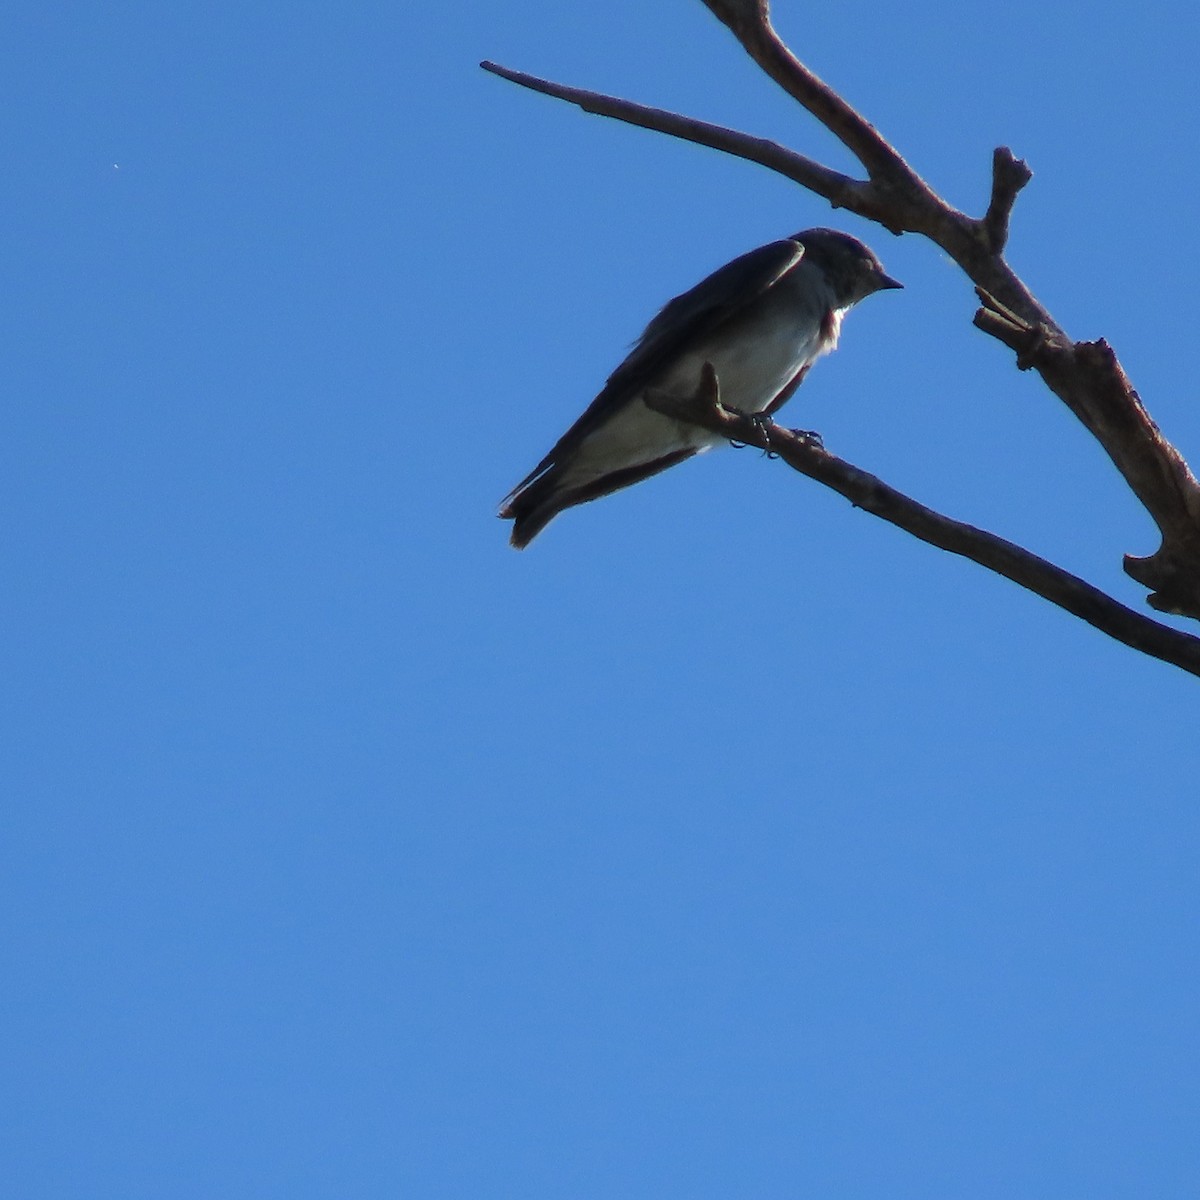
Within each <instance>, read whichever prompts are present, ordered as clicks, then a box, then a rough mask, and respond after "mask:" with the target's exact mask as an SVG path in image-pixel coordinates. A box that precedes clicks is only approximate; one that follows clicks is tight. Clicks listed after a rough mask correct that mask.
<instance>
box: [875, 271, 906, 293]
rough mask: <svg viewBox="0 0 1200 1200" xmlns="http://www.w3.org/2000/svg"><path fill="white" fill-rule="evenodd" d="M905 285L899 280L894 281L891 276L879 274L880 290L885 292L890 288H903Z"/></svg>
mask: <svg viewBox="0 0 1200 1200" xmlns="http://www.w3.org/2000/svg"><path fill="white" fill-rule="evenodd" d="M903 286H904V284H902V283H901V282H900V280H898V279H893V278H892V277H891V276H890V275H884V274H883V272H882V271H881V272H880V274H879V290H880V291H881V292H882V291H885V290H886V289H888V288H902V287H903Z"/></svg>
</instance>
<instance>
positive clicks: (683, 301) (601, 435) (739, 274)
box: [500, 229, 904, 550]
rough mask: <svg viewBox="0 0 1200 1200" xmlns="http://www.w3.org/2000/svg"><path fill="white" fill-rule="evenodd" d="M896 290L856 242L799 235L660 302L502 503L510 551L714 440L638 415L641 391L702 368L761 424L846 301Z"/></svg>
mask: <svg viewBox="0 0 1200 1200" xmlns="http://www.w3.org/2000/svg"><path fill="white" fill-rule="evenodd" d="M903 286H904V285H903V284H901V283H899V282H898V281H897V280H895V279H893V278H892V277H891V276H890V275H888V274H887V273H886V272H885V271H884V269H883V265H882V264H881V263H880V261H879V259H878V258H876V257H875V255H874V253H872V251H871V250H870V249H869V248H868V247H867V246H865V245H863V243H862V242H860V241H859V240H858V239H857V238H853V237H851V236H850V235H849V234H846V233H841V232H839V231H838V230H835V229H805V230H803V231H802V232H800V233H797V234H793V235H792V236H791V237H788V238H784V239H782V240H781V241H777V242H770V243H768V244H767V245H765V246H759V247H758V249H756V250H751V251H750V252H749V253H747V254H743V255H741V256H740V257H738V258H735V259H734V260H733V261H732V262H730V263H726V264H725V266H723V267H720V268H719V269H718V270H716V271H714V272H713V273H712V274H711V275H709V276H708V278H706V279H704V280H702V281H701V282H700V283H698V284H697V285H696V286H695V287H694V288H692V289H691V290H690V291H686V292H684V293H683V294H682V295H680V296H676V297H675V298H674V299H673V300H670V301H668V302H667V304H666V305H664V307H663V309H662V311H661V312H659V314H658V315H657V316H656V317H655V318H654V319H653V320H652V321H651V322H650V324H649V325H647V326H646V330H645V332H644V333H643V334H642V336H641V337H640V338H639V339H638V340H637V342H636V343H635V344H634V347H633V349H632V350H631V351H630V353H629V355H628V357H627V358H626V359H625V361H624V362H622V363H621V365H620V366H619V367H617V369H616V370H615V371H614V372H613V373H612V375H610V376H609V378H608V382H607V383H605V385H604V388H603V390H602V391H601V392H600V394H599V395H598V396H597V397H596V398H595V399H594V400H593V401H592V402H591V404H589V405H588V407H587V409H586V410H585V411H584V412H583V414H582V415H581V416H580V418H579V419H578V420H577V421H576V422H575V424H574V425H572V426H571V428H570V429H568V430H567V432H566V433H564V434H563V435H562V437H561V438H559V439H558V441H557V442H556V443H555V444H554V447H553V448H552V449H551V450H550V452H549V453H548V454H547V455H546V457H545V458H543V459H542V461H541V462H539V463H538V465H537V466H536V467H534V469H533V470H532V471H530V472H529V474H528V475H526V476H525V478H524V479H522V480H521V482H520V483H518V484H517V486H516V487H515V488H513V490H512V491H511V492H510V493H509V494H508V495H507V496H506V497H505V498H504V500H503V501H502V503H501V508H500V516H501V517H502V518H504V519H505V520H510V521H512V522H513V527H512V534H511V539H510V540H511V542H512V545H513V546H515V547H516V548H517V549H518V550H521V549H524V548H525V547H526V546H528V545H529V543H530V542H531V541H532V540H533V539H534V538H535V537H536V536H537V535H538V534H539V533H540V532H541V531H542V530H543V529H544V528H545V527H546V525H547V524H548V523H549V522H550V521H552V520H553V519H554V518H555V517H556V516H557V515H558V514H559V513H560V512H562V511H563V510H564V509H567V508H572V507H573V506H574V505H576V504H584V503H586V502H587V501H589V500H597V499H599V498H600V497H601V496H607V495H609V494H610V493H611V492H615V491H618V490H619V489H621V488H625V487H629V486H630V485H631V484H634V483H640V482H641V481H642V480H643V479H648V478H649V477H650V476H651V475H657V474H658V473H659V472H660V471H665V470H666V469H667V468H668V467H673V466H675V465H676V464H677V463H681V462H683V461H684V460H685V459H688V458H691V457H692V456H693V455H695V454H699V453H700V452H701V451H703V450H707V449H709V448H710V447H711V446H714V445H718V444H719V443H720V442H721V440H722V439H721V438H720V437H719V436H718V435H716V434H713V433H709V432H708V431H707V430H704V429H701V428H700V427H699V426H697V425H693V424H690V423H688V422H686V421H681V420H676V419H674V418H672V417H668V416H665V415H663V414H662V413H658V412H655V411H654V410H653V409H651V408H649V407H648V406H647V405H646V403H645V396H646V393H647V392H656V391H660V392H666V393H668V394H676V395H681V396H690V395H693V394H694V393H695V392H696V391H697V389H698V387H699V386H700V383H701V378H702V372H703V371H704V369H705V365H706V364H711V366H712V368H713V371H715V373H716V378H717V381H718V383H719V385H720V389H721V402H722V404H723V405H724V406H725V407H726V408H731V409H735V410H737V411H738V412H741V413H745V414H747V415H761V416H763V417H764V418H770V417H771V416H772V415H773V414H774V413H776V412H777V411H778V410H779V408H780V407H781V406H782V405H783V404H784V403H785V402H786V401H787V400H789V399H790V398H791V396H792V394H793V393H794V392H795V390H796V389H797V388H798V387H799V386H800V384H801V383H802V382H803V381H804V377H805V376H806V375H807V374H808V371H809V369H810V368H811V367H812V365H813V363H814V362H816V360H817V359H818V358H820V357H821V356H822V355H823V354H828V353H829V352H830V351H831V350H833V349H834V348H835V347H836V346H837V342H838V334H839V332H840V330H841V324H842V318H843V317H844V316H845V314H846V313H847V312H848V311H849V310H850V309H851V308H853V307H854V305H855V304H857V303H858V302H859V301H860V300H863V299H865V298H866V297H867V296H870V295H872V294H873V293H874V292H879V291H883V290H885V289H887V288H899V287H903Z"/></svg>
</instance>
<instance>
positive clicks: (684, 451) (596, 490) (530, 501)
mask: <svg viewBox="0 0 1200 1200" xmlns="http://www.w3.org/2000/svg"><path fill="white" fill-rule="evenodd" d="M700 449H702V447H700V446H685V447H682V448H680V449H678V450H672V451H671V452H670V453H669V454H664V455H663V456H662V457H661V458H656V459H653V460H651V461H650V462H644V463H635V464H634V465H633V466H628V467H620V468H618V469H617V470H615V471H608V472H606V473H605V474H603V475H601V476H599V477H598V478H595V479H590V480H588V481H587V482H586V483H575V484H565V483H564V482H563V470H562V468H561V467H560V466H558V465H557V464H556V465H555V466H552V467H551V468H550V469H549V470H547V471H545V472H544V473H543V474H541V475H538V476H535V477H534V478H533V479H531V480H529V481H528V482H526V483H522V484H519V485H518V486H517V488H516V490H515V491H513V492H512V493H511V494H509V495H508V496H506V497H505V499H504V503H503V504H502V505H501V507H500V516H501V517H503V518H504V519H505V520H506V521H512V522H513V527H512V534H511V535H510V537H509V541H510V542H511V543H512V545H513V546H514V547H515V548H516V549H517V550H524V549H525V547H526V546H528V545H529V543H530V542H532V541H533V539H534V538H535V537H537V535H538V534H539V533H541V532H542V530H543V529H545V528H546V526H547V525H549V524H550V522H551V521H553V520H554V518H555V517H557V516H558V514H559V513H560V512H562V511H563V509H564V508H574V506H575V505H576V504H586V503H587V502H588V501H589V500H599V499H600V497H601V496H607V495H609V493H611V492H616V491H619V490H620V489H621V488H626V487H629V486H630V484H634V483H639V482H641V480H643V479H649V477H650V476H651V475H657V474H658V473H659V471H665V470H666V469H667V468H668V467H673V466H674V465H675V464H676V463H680V462H683V460H684V459H685V458H691V457H692V455H693V454H695V453H696V452H697V451H698V450H700Z"/></svg>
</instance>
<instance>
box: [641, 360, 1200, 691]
mask: <svg viewBox="0 0 1200 1200" xmlns="http://www.w3.org/2000/svg"><path fill="white" fill-rule="evenodd" d="M646 403H647V404H648V405H649V406H650V407H651V408H653V409H655V410H657V411H658V412H661V413H664V414H666V415H667V416H670V417H676V418H679V419H681V420H685V421H691V422H692V423H694V424H696V425H699V426H701V427H702V428H704V429H708V430H711V431H712V432H713V433H716V434H719V435H720V436H721V437H725V438H729V439H730V440H731V441H736V442H742V443H745V444H746V445H751V446H757V447H758V448H759V449H761V450H766V451H769V452H770V453H772V454H775V455H778V456H779V457H780V458H781V459H782V460H783V461H784V462H786V463H787V464H788V466H790V467H792V468H793V469H794V470H796V471H799V472H800V474H802V475H807V476H808V477H809V478H810V479H815V480H816V481H817V482H818V483H822V484H824V485H825V486H826V487H828V488H832V489H833V490H834V491H835V492H838V493H839V494H841V495H842V496H845V498H846V499H847V500H849V501H850V503H851V504H853V505H854V506H855V507H856V508H861V509H864V510H865V511H867V512H869V513H871V514H872V515H874V516H877V517H879V518H881V519H882V520H884V521H887V522H889V523H890V524H892V525H896V526H897V527H899V528H900V529H903V530H905V531H906V532H908V533H911V534H912V535H913V536H914V537H917V538H919V539H920V540H921V541H923V542H928V543H929V544H930V545H932V546H937V547H939V548H940V549H942V550H948V551H949V552H950V553H951V554H958V555H961V556H962V557H964V558H969V559H970V560H971V561H972V562H976V563H978V564H979V565H980V566H982V567H986V568H987V569H988V570H990V571H995V572H996V573H997V574H998V575H1003V576H1004V577H1005V578H1006V579H1011V580H1012V581H1013V582H1014V583H1017V584H1020V586H1021V587H1023V588H1026V589H1027V590H1028V591H1031V592H1034V593H1036V594H1037V595H1039V596H1041V597H1042V598H1043V599H1046V600H1049V601H1050V602H1051V603H1052V604H1056V605H1057V606H1058V607H1059V608H1062V609H1065V610H1066V611H1067V612H1069V613H1071V614H1072V615H1074V616H1076V617H1079V618H1081V619H1082V620H1084V621H1086V622H1087V623H1088V624H1089V625H1093V626H1095V628H1097V629H1099V630H1100V631H1101V632H1102V633H1106V634H1108V636H1109V637H1112V638H1115V639H1116V640H1117V641H1119V642H1123V643H1124V644H1125V645H1127V646H1131V647H1133V649H1135V650H1139V651H1141V652H1142V653H1143V654H1148V655H1150V656H1151V657H1153V658H1158V659H1161V660H1162V661H1163V662H1167V663H1171V664H1172V665H1173V666H1177V667H1180V668H1181V669H1182V670H1184V671H1187V672H1189V673H1190V674H1192V675H1200V638H1196V637H1192V636H1191V635H1190V634H1186V633H1183V632H1181V631H1180V630H1178V629H1172V628H1171V627H1170V626H1168V625H1162V624H1160V623H1159V622H1157V621H1154V620H1151V618H1149V617H1146V616H1143V615H1142V614H1141V613H1139V612H1135V611H1134V610H1133V609H1131V608H1127V607H1126V606H1125V605H1124V604H1121V603H1120V602H1119V601H1117V600H1114V599H1113V598H1112V597H1111V596H1108V595H1106V594H1105V593H1104V592H1102V591H1100V590H1099V588H1095V587H1093V586H1092V585H1091V584H1090V583H1087V582H1085V581H1084V580H1082V579H1080V578H1079V577H1078V576H1077V575H1072V574H1071V573H1070V572H1069V571H1065V570H1063V568H1062V567H1058V566H1055V564H1054V563H1051V562H1048V561H1047V560H1046V559H1044V558H1041V557H1039V556H1038V555H1036V554H1032V553H1031V552H1030V551H1028V550H1025V549H1023V548H1022V547H1020V546H1017V545H1015V544H1014V543H1013V542H1009V541H1006V540H1005V539H1004V538H1001V537H997V536H996V535H995V534H992V533H988V532H986V531H985V530H982V529H978V528H976V527H975V526H973V525H967V524H965V523H964V522H962V521H955V520H952V519H951V518H950V517H946V516H943V515H942V514H941V513H938V512H935V511H934V510H933V509H930V508H926V507H925V505H923V504H920V503H918V502H917V501H916V500H913V499H912V498H911V497H909V496H906V495H905V494H904V493H903V492H900V491H897V490H896V489H895V488H893V487H889V486H888V485H887V484H886V483H884V482H883V481H882V480H881V479H878V478H876V477H875V476H874V475H870V474H868V473H867V472H866V471H863V470H860V469H859V468H858V467H856V466H853V465H852V464H851V463H848V462H846V461H844V460H843V459H840V458H837V457H836V456H835V455H832V454H830V453H829V452H828V451H827V450H825V449H824V448H823V447H822V446H821V445H819V443H817V442H816V441H815V440H814V439H813V438H812V437H811V436H810V435H805V434H803V433H796V432H794V431H792V430H789V429H784V428H782V427H781V426H779V425H776V424H774V423H773V422H764V421H763V420H762V418H761V417H752V416H746V415H744V414H742V413H738V412H734V411H732V410H730V409H728V408H725V407H724V405H722V403H721V399H720V385H719V382H718V380H717V377H716V374H715V372H714V371H713V369H712V367H711V366H710V365H709V364H705V370H704V374H703V377H702V379H701V383H700V387H699V388H698V389H697V391H696V394H695V395H693V396H685V397H680V396H676V395H671V394H669V393H666V392H650V393H647V395H646Z"/></svg>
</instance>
